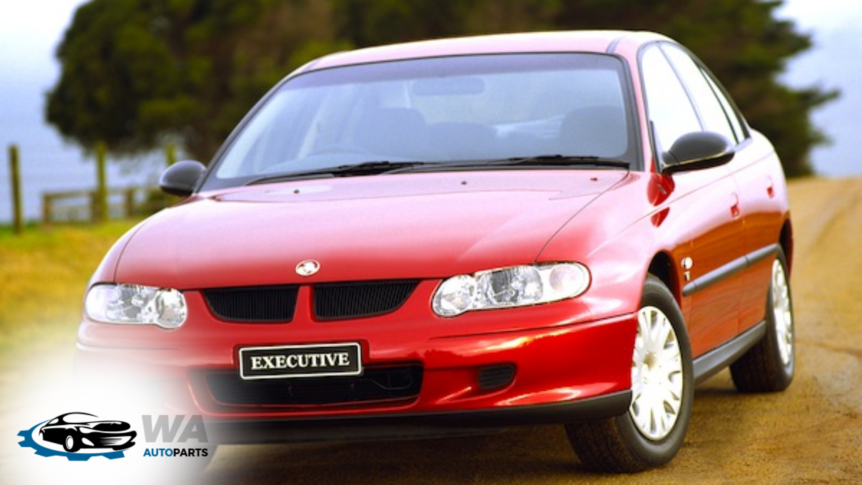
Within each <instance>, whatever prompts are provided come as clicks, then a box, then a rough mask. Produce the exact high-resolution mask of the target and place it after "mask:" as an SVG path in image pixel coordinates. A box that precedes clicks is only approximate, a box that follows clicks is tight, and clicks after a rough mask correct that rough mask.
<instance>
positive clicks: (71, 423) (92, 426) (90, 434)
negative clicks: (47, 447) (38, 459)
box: [39, 413, 138, 453]
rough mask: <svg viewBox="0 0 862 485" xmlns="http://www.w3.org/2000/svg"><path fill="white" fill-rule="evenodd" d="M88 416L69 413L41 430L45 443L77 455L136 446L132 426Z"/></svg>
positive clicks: (135, 434) (58, 417) (134, 432)
mask: <svg viewBox="0 0 862 485" xmlns="http://www.w3.org/2000/svg"><path fill="white" fill-rule="evenodd" d="M94 418H98V417H97V416H94V415H92V414H89V413H66V414H61V415H60V416H57V417H56V418H54V419H52V420H50V421H48V423H47V424H45V425H44V426H42V427H41V428H39V436H40V437H41V438H42V440H44V441H48V442H51V443H57V444H60V445H63V449H64V450H66V451H67V452H69V453H74V452H76V451H78V450H80V449H81V448H111V449H113V450H124V449H126V448H130V447H131V446H133V445H134V444H135V443H134V439H135V436H137V434H138V433H137V432H136V431H134V430H133V429H132V427H131V426H129V423H126V422H123V421H117V420H110V421H99V420H98V419H94Z"/></svg>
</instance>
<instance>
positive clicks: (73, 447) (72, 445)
mask: <svg viewBox="0 0 862 485" xmlns="http://www.w3.org/2000/svg"><path fill="white" fill-rule="evenodd" d="M63 449H64V450H66V451H67V452H69V453H74V452H76V451H78V450H80V449H81V443H80V442H79V441H78V437H77V436H75V435H74V434H71V433H70V434H67V435H66V437H65V438H64V439H63Z"/></svg>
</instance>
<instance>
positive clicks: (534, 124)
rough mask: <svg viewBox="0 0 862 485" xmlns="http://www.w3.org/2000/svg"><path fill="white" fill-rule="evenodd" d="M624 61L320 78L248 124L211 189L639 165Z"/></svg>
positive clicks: (288, 92)
mask: <svg viewBox="0 0 862 485" xmlns="http://www.w3.org/2000/svg"><path fill="white" fill-rule="evenodd" d="M627 89H628V88H627V83H626V82H625V76H624V70H623V62H622V61H621V60H619V59H618V58H616V57H613V56H609V55H602V54H511V55H508V54H507V55H482V56H459V57H444V58H428V59H415V60H407V61H394V62H382V63H375V64H362V65H352V66H346V67H338V68H332V69H325V70H320V71H312V72H309V73H306V74H301V75H299V76H297V77H295V78H293V79H291V80H289V81H288V82H286V83H284V84H283V85H282V86H281V87H280V88H279V89H278V90H277V91H276V92H275V93H273V94H272V95H271V96H269V98H268V100H267V101H266V102H265V103H263V105H262V106H261V107H260V108H259V109H258V110H257V112H256V113H255V114H254V115H253V116H252V117H251V119H250V120H249V121H248V122H247V123H245V124H244V126H243V127H242V129H241V131H240V132H239V133H238V134H237V135H236V136H235V137H234V138H233V139H232V140H231V142H230V145H229V146H228V147H227V148H226V149H225V150H224V151H223V153H222V154H221V156H220V158H219V160H217V162H216V164H215V166H214V168H213V170H212V173H211V174H210V175H209V176H208V179H207V182H206V184H205V187H204V188H217V187H225V186H231V185H238V184H242V183H246V182H248V181H251V180H255V179H260V178H261V177H267V176H270V175H274V176H275V175H281V174H285V175H289V174H291V173H306V172H309V171H316V170H325V169H327V168H335V167H344V166H350V165H356V164H360V163H367V162H381V161H388V162H393V163H395V162H405V161H411V162H424V163H426V164H427V163H432V164H433V163H441V164H444V163H450V164H451V163H453V162H472V161H475V162H476V165H481V162H482V161H492V160H501V159H508V158H516V157H537V156H544V155H563V156H573V157H599V158H602V159H615V160H623V161H627V162H629V163H631V164H632V165H633V164H634V162H635V159H636V157H635V147H636V145H637V144H636V143H634V142H633V138H634V130H633V127H632V123H631V122H630V121H629V120H630V118H631V117H632V114H631V113H630V111H629V110H630V108H629V107H628V104H629V103H627V100H628V99H629V97H628V96H629V95H628V91H627Z"/></svg>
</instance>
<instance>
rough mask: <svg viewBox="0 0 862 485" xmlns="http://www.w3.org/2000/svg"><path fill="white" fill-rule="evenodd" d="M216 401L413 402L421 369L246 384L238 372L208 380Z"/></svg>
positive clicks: (242, 403)
mask: <svg viewBox="0 0 862 485" xmlns="http://www.w3.org/2000/svg"><path fill="white" fill-rule="evenodd" d="M206 382H207V386H208V387H209V391H210V394H211V395H212V397H213V399H215V400H216V401H217V402H219V403H220V404H223V405H228V406H304V405H350V404H368V403H376V402H388V401H400V400H413V399H415V398H416V397H417V396H418V395H419V390H420V388H421V387H422V367H421V366H420V365H405V366H397V367H379V368H366V369H365V372H364V373H363V375H361V376H349V377H348V376H345V377H319V378H290V379H261V380H253V381H245V380H242V378H240V377H239V374H237V373H236V372H219V373H212V374H209V375H207V377H206Z"/></svg>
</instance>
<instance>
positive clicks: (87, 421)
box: [18, 412, 209, 461]
mask: <svg viewBox="0 0 862 485" xmlns="http://www.w3.org/2000/svg"><path fill="white" fill-rule="evenodd" d="M141 421H142V424H143V431H144V438H145V441H146V442H147V444H148V446H147V447H146V448H145V449H144V451H143V452H142V454H141V456H143V457H145V458H150V457H165V458H172V457H207V456H208V453H209V451H208V447H209V445H208V439H207V433H206V427H205V426H204V421H203V417H201V416H190V417H189V418H188V419H186V416H167V415H159V416H152V415H144V416H141ZM18 436H20V437H22V438H24V439H23V440H21V441H19V442H18V446H21V447H22V448H33V449H34V450H35V451H36V455H39V456H44V457H49V456H61V457H65V458H66V459H68V460H69V461H87V460H89V459H90V458H92V457H95V456H103V457H105V458H108V459H109V460H114V459H117V458H124V457H125V456H126V455H125V453H124V450H128V449H129V448H131V447H133V446H134V445H135V438H136V437H137V436H138V433H137V431H135V430H134V429H132V426H131V425H129V423H126V422H125V421H119V420H104V419H100V418H99V417H98V416H95V415H93V414H90V413H82V412H74V413H66V414H61V415H59V416H57V417H55V418H53V419H49V420H47V421H42V422H40V423H37V424H35V425H34V426H33V427H31V428H29V429H25V430H22V431H20V432H19V433H18ZM188 442H197V443H198V444H197V445H196V447H189V446H182V447H174V446H173V445H171V446H167V444H173V443H183V444H186V443H188ZM152 444H158V445H161V446H157V447H152V446H150V445H152Z"/></svg>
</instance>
